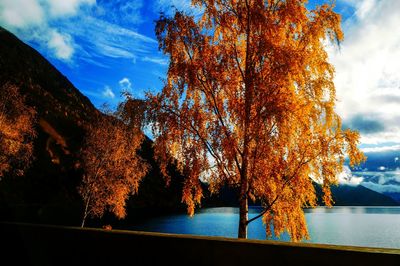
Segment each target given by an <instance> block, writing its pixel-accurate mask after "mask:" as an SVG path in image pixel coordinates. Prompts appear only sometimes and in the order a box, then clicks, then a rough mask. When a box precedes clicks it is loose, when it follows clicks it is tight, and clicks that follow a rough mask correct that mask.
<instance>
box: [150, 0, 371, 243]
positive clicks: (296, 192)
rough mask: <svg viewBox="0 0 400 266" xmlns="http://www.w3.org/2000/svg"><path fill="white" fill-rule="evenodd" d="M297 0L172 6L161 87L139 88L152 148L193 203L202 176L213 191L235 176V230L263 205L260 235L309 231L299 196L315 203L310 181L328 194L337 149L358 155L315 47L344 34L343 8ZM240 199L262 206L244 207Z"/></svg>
mask: <svg viewBox="0 0 400 266" xmlns="http://www.w3.org/2000/svg"><path fill="white" fill-rule="evenodd" d="M305 2H306V1H305V0H303V1H302V0H286V1H283V0H275V1H263V0H213V1H211V0H193V1H192V4H193V5H195V6H197V7H199V8H201V9H202V10H203V11H204V13H203V16H202V18H201V19H199V20H198V19H196V18H194V17H193V16H190V15H187V14H184V13H182V12H179V11H177V12H176V13H175V15H174V16H173V17H172V18H169V17H166V16H164V15H161V17H160V19H159V20H158V21H157V25H156V35H157V38H158V41H159V46H160V49H162V50H163V52H164V53H165V54H167V55H169V57H170V63H169V68H168V77H167V79H166V82H165V86H164V88H163V90H162V92H161V93H159V94H157V95H151V94H150V95H148V100H149V108H150V109H149V110H150V114H151V120H152V121H153V123H152V125H153V134H154V136H155V152H156V154H157V158H158V160H159V161H160V162H161V163H162V164H163V165H164V166H165V165H166V164H167V163H168V161H169V160H171V159H172V158H173V159H177V160H178V161H179V162H180V169H181V170H182V172H183V173H184V174H185V176H186V179H185V183H184V189H183V196H182V200H183V202H185V203H186V204H187V208H188V213H189V214H190V215H193V214H194V209H195V207H196V206H197V205H199V204H200V202H201V198H202V189H201V186H200V180H205V181H206V182H208V183H209V185H210V189H211V192H213V193H217V192H218V190H219V189H220V188H221V186H222V185H224V184H228V185H230V186H233V187H237V188H239V190H240V193H239V195H238V202H239V218H240V219H239V226H238V237H239V238H246V237H247V225H248V224H249V223H250V222H252V221H253V220H254V219H256V218H259V217H261V216H262V219H263V221H264V223H265V227H266V232H267V235H269V236H271V235H272V233H275V234H276V235H280V234H281V233H282V232H283V231H285V230H286V231H287V232H288V233H289V235H290V236H291V239H292V240H294V241H297V240H300V239H302V238H304V237H308V232H307V227H306V222H305V218H304V213H303V210H302V208H303V207H305V206H315V205H316V195H315V190H314V187H313V181H317V182H319V183H321V184H322V186H323V191H324V201H325V203H326V205H331V203H332V198H331V193H330V185H332V184H336V183H337V182H338V179H337V175H338V173H340V172H341V171H342V165H343V163H344V160H345V158H346V155H348V156H349V159H350V164H351V165H354V164H357V163H359V162H361V161H362V160H363V159H364V157H363V154H362V153H361V152H360V151H359V150H358V148H357V143H358V139H359V134H358V133H357V132H354V131H351V130H342V126H341V119H340V117H339V116H338V115H337V114H336V113H335V110H334V106H335V86H334V83H333V75H334V67H333V66H332V65H331V64H330V63H329V62H328V56H327V53H326V51H325V49H324V48H325V44H326V42H327V41H331V42H332V41H340V40H342V38H343V34H342V31H341V29H340V16H339V15H338V14H336V13H335V12H334V11H333V10H332V9H333V6H331V5H322V6H320V7H317V8H316V9H315V10H312V11H309V10H307V8H306V7H305ZM164 169H165V168H164ZM249 199H251V200H253V201H254V200H260V201H261V202H262V205H263V207H264V210H263V211H262V213H261V214H260V215H259V216H257V217H254V218H253V219H249V218H248V200H249Z"/></svg>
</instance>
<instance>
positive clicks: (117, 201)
mask: <svg viewBox="0 0 400 266" xmlns="http://www.w3.org/2000/svg"><path fill="white" fill-rule="evenodd" d="M121 110H123V108H121ZM120 114H123V112H121V113H120ZM118 115H119V114H118ZM132 122H133V120H132ZM143 138H144V134H143V133H142V132H141V131H140V127H139V126H134V125H133V123H130V122H129V123H124V121H122V120H121V117H120V116H117V117H115V116H111V115H110V114H108V115H104V114H103V115H99V117H98V118H97V122H96V123H95V124H94V125H93V126H92V127H91V128H90V129H89V130H88V132H87V136H86V141H85V145H84V148H83V155H82V161H83V168H84V171H85V174H84V176H83V181H82V184H81V185H80V187H79V193H80V194H81V196H82V198H83V202H84V214H83V219H82V225H81V226H82V227H84V226H85V221H86V219H87V217H88V216H91V217H102V216H103V214H104V212H105V211H106V210H108V211H110V212H111V213H113V214H114V215H115V216H116V217H117V218H120V219H121V218H124V217H125V215H126V210H125V205H126V200H127V199H128V197H129V196H130V195H133V194H135V193H137V191H138V188H139V184H140V181H141V179H142V178H143V177H144V176H145V174H146V173H147V170H148V166H147V164H146V163H145V162H144V161H143V160H142V159H141V157H140V156H138V154H137V151H138V149H139V148H140V145H141V143H142V141H143Z"/></svg>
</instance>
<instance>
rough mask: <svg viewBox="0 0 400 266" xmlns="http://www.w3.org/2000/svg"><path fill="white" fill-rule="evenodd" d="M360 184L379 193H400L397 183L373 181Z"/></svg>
mask: <svg viewBox="0 0 400 266" xmlns="http://www.w3.org/2000/svg"><path fill="white" fill-rule="evenodd" d="M361 185H362V186H364V187H366V188H369V189H371V190H373V191H376V192H379V193H400V186H398V185H380V184H377V183H374V182H363V183H362V184H361Z"/></svg>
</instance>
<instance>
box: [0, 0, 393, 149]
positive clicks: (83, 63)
mask: <svg viewBox="0 0 400 266" xmlns="http://www.w3.org/2000/svg"><path fill="white" fill-rule="evenodd" d="M322 2H323V1H322V0H321V1H320V0H313V1H310V3H309V5H308V6H309V7H310V8H312V7H313V6H315V5H316V4H320V3H322ZM336 2H337V6H336V8H335V10H336V12H338V13H340V14H341V15H342V28H343V30H344V33H345V40H344V41H343V43H342V44H341V48H340V50H339V49H337V47H335V48H333V47H328V50H329V54H330V58H331V62H332V63H333V64H334V65H335V67H336V78H335V83H336V88H337V99H338V102H337V111H338V112H339V114H340V115H341V116H342V117H343V119H344V124H345V125H346V126H348V127H351V128H354V129H358V130H359V131H360V132H361V135H362V145H361V147H362V148H363V149H364V150H365V151H366V152H367V153H378V152H392V153H393V152H394V153H396V152H399V153H400V111H399V110H400V28H399V25H400V1H398V0H381V1H379V0H337V1H336ZM174 7H176V8H177V9H184V10H186V11H189V10H190V9H191V7H190V2H189V1H188V0H186V1H185V0H154V1H145V0H114V1H108V0H63V1H60V0H0V25H1V26H3V27H5V28H6V29H8V30H10V31H11V32H13V33H14V34H16V35H17V36H18V37H19V38H21V39H22V40H23V41H25V42H26V43H28V44H29V45H31V46H33V47H34V48H35V49H37V50H38V51H39V52H41V53H42V54H43V55H44V56H45V57H46V58H47V59H48V60H50V61H51V62H52V63H53V64H54V65H55V66H56V67H57V68H58V69H59V70H60V71H61V72H62V73H63V74H64V75H66V76H67V77H68V78H69V79H70V80H71V81H72V83H74V84H75V86H76V87H77V88H78V89H79V90H80V91H81V92H82V93H84V94H85V95H86V96H88V97H89V98H90V99H91V101H92V102H93V103H94V104H95V105H96V106H100V105H101V104H103V103H104V102H109V103H111V104H112V105H114V104H116V103H117V102H118V100H119V99H120V95H121V92H122V91H123V90H128V91H130V92H132V93H133V95H134V96H136V97H143V96H144V92H145V91H153V92H155V91H159V90H160V89H161V88H162V78H164V77H165V72H166V70H167V65H168V59H167V58H166V57H165V56H164V55H163V54H162V53H161V52H160V51H159V50H158V44H157V41H156V38H155V34H154V26H155V24H154V20H156V19H157V18H158V16H159V13H160V11H163V12H166V13H167V14H168V13H169V14H171V12H173V10H174ZM192 12H196V11H192Z"/></svg>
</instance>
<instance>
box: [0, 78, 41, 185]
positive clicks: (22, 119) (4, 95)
mask: <svg viewBox="0 0 400 266" xmlns="http://www.w3.org/2000/svg"><path fill="white" fill-rule="evenodd" d="M35 115H36V112H35V110H34V109H33V108H32V107H29V106H27V105H26V104H25V98H24V97H23V96H22V95H21V94H20V92H19V88H18V87H17V86H15V85H13V84H10V83H6V84H3V85H2V86H1V87H0V179H1V178H2V177H4V175H5V174H6V173H8V174H9V175H23V174H24V170H25V169H26V168H27V167H28V166H29V164H30V162H31V158H32V152H33V140H34V138H35V137H36V131H35V129H34V121H35Z"/></svg>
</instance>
